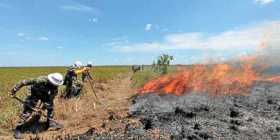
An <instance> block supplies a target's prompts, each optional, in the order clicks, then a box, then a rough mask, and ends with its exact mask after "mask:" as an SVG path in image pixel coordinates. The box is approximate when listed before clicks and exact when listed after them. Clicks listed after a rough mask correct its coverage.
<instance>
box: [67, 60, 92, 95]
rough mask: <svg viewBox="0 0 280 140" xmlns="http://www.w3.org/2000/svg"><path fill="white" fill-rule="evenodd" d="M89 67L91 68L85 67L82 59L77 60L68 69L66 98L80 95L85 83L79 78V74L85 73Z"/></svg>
mask: <svg viewBox="0 0 280 140" xmlns="http://www.w3.org/2000/svg"><path fill="white" fill-rule="evenodd" d="M88 69H89V68H87V67H83V64H82V63H81V62H80V61H77V62H75V64H74V65H73V66H71V67H70V68H69V69H68V70H67V72H66V75H65V78H64V85H65V86H66V89H65V96H64V98H71V97H76V96H79V95H80V92H81V90H82V88H83V84H82V82H81V81H80V80H78V75H79V74H82V73H84V72H85V71H86V70H88Z"/></svg>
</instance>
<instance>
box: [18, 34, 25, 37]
mask: <svg viewBox="0 0 280 140" xmlns="http://www.w3.org/2000/svg"><path fill="white" fill-rule="evenodd" d="M17 36H19V37H23V36H25V34H24V33H17Z"/></svg>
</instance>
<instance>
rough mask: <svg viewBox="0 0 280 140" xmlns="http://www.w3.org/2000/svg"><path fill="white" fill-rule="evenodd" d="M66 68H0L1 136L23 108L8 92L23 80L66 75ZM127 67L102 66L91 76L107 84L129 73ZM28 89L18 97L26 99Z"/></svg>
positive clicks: (94, 69) (94, 70) (24, 89)
mask: <svg viewBox="0 0 280 140" xmlns="http://www.w3.org/2000/svg"><path fill="white" fill-rule="evenodd" d="M66 69H67V68H66V67H26V68H0V134H1V129H4V128H11V126H10V124H12V123H11V122H12V121H14V119H15V118H16V116H17V114H18V113H19V111H20V109H21V107H20V106H19V103H18V102H16V101H14V100H12V99H11V98H10V97H9V96H8V91H9V90H10V89H11V88H12V86H13V85H14V84H16V83H18V82H19V81H21V80H23V79H31V78H36V77H38V76H41V75H47V74H48V73H52V72H60V73H63V74H64V73H65V72H66ZM128 71H129V67H127V66H104V67H103V66H102V67H101V66H100V67H94V68H93V69H92V70H91V74H92V75H93V77H94V79H95V80H96V81H97V82H107V81H108V80H111V79H113V78H114V77H116V76H117V75H118V74H120V73H127V72H128ZM26 93H27V88H23V89H22V90H20V91H19V92H18V93H17V95H18V96H19V97H21V98H24V97H25V96H26V95H27V94H26Z"/></svg>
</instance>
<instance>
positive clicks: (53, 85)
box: [10, 73, 63, 139]
mask: <svg viewBox="0 0 280 140" xmlns="http://www.w3.org/2000/svg"><path fill="white" fill-rule="evenodd" d="M62 84H63V76H62V75H61V74H60V73H51V74H49V75H48V76H40V77H38V78H36V79H32V80H23V81H21V82H20V83H18V84H16V85H15V86H14V87H13V88H12V90H11V91H10V94H11V96H12V97H14V98H15V99H17V100H18V101H21V100H20V99H19V98H17V97H16V96H15V95H16V92H17V91H19V90H20V89H21V88H22V87H24V86H30V91H31V95H29V96H28V97H27V98H26V100H25V101H21V102H22V103H23V104H24V106H23V112H22V113H21V115H20V121H19V122H18V123H17V125H16V128H15V133H14V137H15V138H16V139H21V138H22V135H21V131H22V127H23V125H24V124H26V123H27V122H28V120H29V119H30V117H31V116H32V113H33V112H34V111H35V109H34V108H36V106H37V103H38V102H39V101H40V102H41V103H43V109H46V110H47V115H45V114H44V115H45V117H46V118H47V125H48V130H57V129H61V128H62V125H60V124H58V123H56V122H55V121H54V120H53V117H54V113H53V108H54V98H55V96H56V95H57V93H58V87H59V86H60V85H62ZM41 115H42V114H41Z"/></svg>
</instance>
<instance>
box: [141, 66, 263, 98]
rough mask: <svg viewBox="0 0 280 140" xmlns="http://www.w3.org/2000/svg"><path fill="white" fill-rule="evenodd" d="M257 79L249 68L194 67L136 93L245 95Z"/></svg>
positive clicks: (159, 79) (165, 77)
mask: <svg viewBox="0 0 280 140" xmlns="http://www.w3.org/2000/svg"><path fill="white" fill-rule="evenodd" d="M257 79H258V74H257V73H256V72H255V71H254V70H253V65H252V64H247V63H246V64H242V65H241V66H231V65H229V64H217V65H213V66H209V65H208V66H207V65H195V66H193V67H192V68H189V69H184V70H180V71H178V72H177V73H175V74H169V75H164V76H162V77H159V78H157V79H154V80H151V81H149V82H148V83H146V84H145V85H144V86H143V87H142V88H141V89H139V90H138V92H139V93H140V94H146V93H163V94H174V95H177V96H180V95H182V94H185V93H190V92H199V93H206V92H207V93H209V94H212V95H229V94H244V93H248V90H249V89H250V87H251V86H252V84H253V82H254V81H255V80H257Z"/></svg>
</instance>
